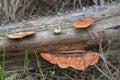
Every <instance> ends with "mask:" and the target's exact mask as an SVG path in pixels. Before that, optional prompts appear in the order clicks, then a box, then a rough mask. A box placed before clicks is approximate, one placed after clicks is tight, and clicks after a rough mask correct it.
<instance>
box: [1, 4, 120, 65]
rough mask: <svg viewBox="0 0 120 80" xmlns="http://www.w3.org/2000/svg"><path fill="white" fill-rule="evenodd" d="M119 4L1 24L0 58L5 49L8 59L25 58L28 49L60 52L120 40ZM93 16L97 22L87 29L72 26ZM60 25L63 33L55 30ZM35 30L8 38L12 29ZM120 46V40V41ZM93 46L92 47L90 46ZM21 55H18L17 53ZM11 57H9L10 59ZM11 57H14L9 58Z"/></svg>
mask: <svg viewBox="0 0 120 80" xmlns="http://www.w3.org/2000/svg"><path fill="white" fill-rule="evenodd" d="M119 7H120V4H117V5H113V6H111V5H108V6H99V7H92V8H88V9H86V10H81V11H76V12H71V13H66V14H62V13H61V14H58V15H54V16H47V17H40V18H39V19H33V20H27V21H24V22H17V23H11V24H10V23H9V24H5V25H1V26H0V58H1V59H2V57H3V52H5V56H6V58H7V61H8V63H10V62H12V61H14V60H15V59H18V60H21V59H22V61H23V58H22V57H23V56H24V54H25V51H26V50H27V51H28V53H34V50H36V51H37V52H60V51H65V50H78V49H83V48H85V49H89V48H90V46H92V47H93V45H99V44H105V45H106V44H107V43H108V41H112V42H118V43H119V42H120V15H119V14H120V9H119ZM83 17H92V18H94V19H95V22H94V24H92V25H91V26H90V27H89V28H86V29H76V28H74V27H73V26H72V23H73V22H74V21H75V20H79V19H81V18H83ZM57 27H61V28H62V29H61V30H62V31H61V33H60V34H54V32H53V30H54V29H56V28H57ZM23 31H36V34H35V35H33V36H29V37H25V38H22V39H15V40H13V39H9V38H8V37H7V36H6V35H7V34H10V33H16V32H23ZM117 45H118V46H119V44H117ZM89 50H91V49H89ZM18 56H19V57H18ZM9 58H10V59H9ZM9 60H11V61H9Z"/></svg>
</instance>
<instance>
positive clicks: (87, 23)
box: [73, 18, 94, 28]
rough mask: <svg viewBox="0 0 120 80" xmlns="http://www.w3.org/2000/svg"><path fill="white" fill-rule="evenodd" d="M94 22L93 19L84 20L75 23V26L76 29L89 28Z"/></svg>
mask: <svg viewBox="0 0 120 80" xmlns="http://www.w3.org/2000/svg"><path fill="white" fill-rule="evenodd" d="M93 22H94V19H93V18H84V19H83V21H74V22H73V26H74V27H75V28H87V27H89V26H90V25H91V24H92V23H93Z"/></svg>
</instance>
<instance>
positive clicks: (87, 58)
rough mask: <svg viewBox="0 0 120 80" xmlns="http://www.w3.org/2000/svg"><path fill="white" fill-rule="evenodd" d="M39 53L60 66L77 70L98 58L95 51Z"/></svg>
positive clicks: (94, 62) (82, 68) (83, 68)
mask: <svg viewBox="0 0 120 80" xmlns="http://www.w3.org/2000/svg"><path fill="white" fill-rule="evenodd" d="M40 55H41V56H42V58H44V59H45V60H47V61H49V62H50V63H52V64H58V66H59V67H61V68H67V67H72V68H74V69H77V70H85V69H86V68H87V67H88V66H90V65H94V64H96V63H97V62H98V60H99V54H98V53H97V52H86V53H77V54H61V55H58V54H50V53H40Z"/></svg>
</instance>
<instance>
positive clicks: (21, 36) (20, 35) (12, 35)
mask: <svg viewBox="0 0 120 80" xmlns="http://www.w3.org/2000/svg"><path fill="white" fill-rule="evenodd" d="M33 34H35V32H34V31H29V32H19V33H13V34H8V35H7V36H8V38H10V39H17V38H23V37H25V36H29V35H33Z"/></svg>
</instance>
